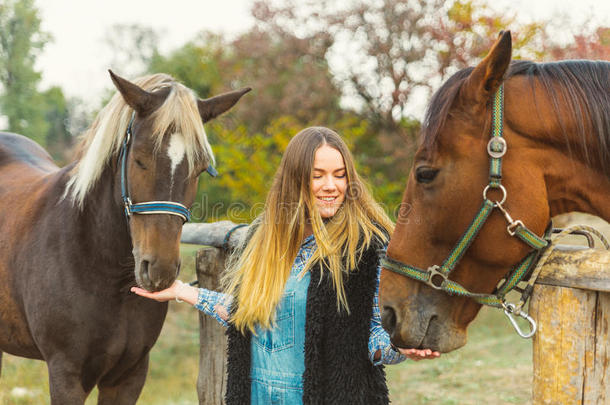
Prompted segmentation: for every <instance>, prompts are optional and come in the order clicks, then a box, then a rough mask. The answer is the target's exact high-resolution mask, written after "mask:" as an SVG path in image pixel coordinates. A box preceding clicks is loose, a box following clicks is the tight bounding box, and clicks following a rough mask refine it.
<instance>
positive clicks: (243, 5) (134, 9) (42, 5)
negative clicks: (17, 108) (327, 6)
mask: <svg viewBox="0 0 610 405" xmlns="http://www.w3.org/2000/svg"><path fill="white" fill-rule="evenodd" d="M337 1H341V0H337ZM488 4H492V6H493V7H495V8H498V9H500V10H509V11H510V12H515V13H517V15H518V17H519V18H520V19H521V20H523V21H527V20H531V19H532V18H534V19H540V18H551V17H553V16H554V15H556V14H557V13H560V12H563V13H568V14H569V15H570V16H572V18H573V21H576V22H577V23H578V22H579V21H580V20H583V19H584V18H585V17H584V16H586V15H591V16H593V17H594V18H595V19H596V20H597V21H598V22H601V23H605V25H608V21H610V1H608V0H494V1H491V2H488ZM36 5H37V6H38V8H39V9H40V12H41V18H42V28H43V29H44V30H46V31H47V32H49V33H51V35H52V36H53V38H54V39H53V42H51V43H49V44H48V45H47V46H46V47H45V49H44V52H43V53H42V54H41V56H40V57H39V59H38V65H37V67H38V69H39V70H40V71H41V72H42V83H41V88H42V89H45V88H47V87H50V86H52V85H58V86H60V87H61V88H62V89H63V91H64V93H65V94H66V95H67V96H68V97H75V96H76V97H80V98H82V99H83V100H84V101H85V102H87V100H88V99H92V100H95V101H97V100H98V98H99V97H100V95H101V94H102V92H103V90H104V89H108V88H111V82H110V79H109V77H108V73H107V69H108V68H110V67H111V66H110V63H111V61H112V50H111V49H110V47H109V46H108V45H107V44H106V42H105V39H104V38H105V37H106V35H107V33H108V32H109V30H110V27H112V26H113V25H114V24H140V25H143V26H149V27H153V28H155V29H158V30H160V31H161V32H163V35H162V39H161V43H160V47H161V50H162V51H164V52H165V51H169V50H171V49H174V48H177V47H179V46H180V45H182V44H184V43H185V42H186V41H188V40H189V39H192V38H193V37H194V36H195V35H196V34H197V33H198V32H200V31H202V30H210V31H213V32H217V33H224V34H228V35H236V34H238V33H240V32H243V31H246V30H248V29H249V28H250V27H251V26H252V25H253V19H252V17H251V16H250V7H251V5H252V0H220V1H219V0H172V1H171V2H168V1H159V0H103V1H102V0H36ZM558 34H561V33H558ZM112 68H113V70H116V71H117V73H119V74H120V73H121V67H120V66H113V67H112Z"/></svg>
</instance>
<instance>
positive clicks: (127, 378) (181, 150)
mask: <svg viewBox="0 0 610 405" xmlns="http://www.w3.org/2000/svg"><path fill="white" fill-rule="evenodd" d="M111 77H112V80H113V82H114V84H115V86H116V87H117V89H118V90H119V92H117V94H115V95H114V97H113V98H112V100H111V101H110V102H109V103H108V105H107V106H106V107H105V108H104V109H103V110H102V111H101V112H100V113H99V115H98V117H97V118H96V120H95V122H94V123H93V124H92V126H91V127H90V128H89V129H88V130H87V132H86V133H85V135H84V139H83V140H82V143H81V145H80V150H79V152H78V157H77V159H76V161H75V162H73V163H72V164H70V165H68V166H66V167H64V168H61V169H60V168H58V167H57V166H55V164H54V163H53V162H52V160H51V158H50V157H49V155H48V154H47V153H46V152H45V151H44V150H43V149H42V148H41V147H40V146H38V145H37V144H35V143H34V142H32V141H30V140H29V139H27V138H24V137H22V136H19V135H15V134H7V133H2V134H0V196H1V198H0V229H1V230H2V232H1V233H0V350H1V351H0V355H1V353H2V351H5V352H7V353H11V354H14V355H16V356H23V357H28V358H32V359H40V360H44V361H46V362H47V365H48V370H49V385H50V391H51V392H50V394H51V403H52V404H54V405H66V404H79V405H80V404H83V403H84V401H85V398H86V397H87V395H88V394H89V393H90V392H91V390H92V389H93V388H94V387H95V386H96V385H97V387H98V389H99V400H98V403H99V404H113V405H118V404H134V403H135V402H136V400H137V398H138V396H139V394H140V391H141V390H142V386H143V385H144V381H145V379H146V373H147V369H148V353H149V351H150V349H151V347H152V346H153V345H154V343H155V341H156V339H157V337H158V336H159V333H160V331H161V326H162V325H163V321H164V319H165V315H166V312H167V304H161V303H158V302H155V301H151V300H148V299H144V298H141V297H138V296H136V295H134V294H131V293H129V288H130V287H131V286H133V285H135V284H136V282H137V284H138V285H139V286H141V287H143V288H146V289H148V290H161V289H163V288H166V287H168V286H169V285H171V284H172V283H173V281H174V280H175V278H176V276H177V273H178V270H179V266H180V259H179V244H180V234H181V229H182V224H183V222H184V220H185V218H186V217H188V210H187V209H186V207H188V206H190V204H192V203H193V200H194V199H195V194H196V190H197V181H198V177H199V174H200V173H201V172H202V171H205V170H208V171H212V169H211V167H212V166H211V165H212V162H213V155H212V151H211V148H210V146H209V144H208V141H207V138H206V135H205V132H204V129H203V122H206V121H208V120H210V119H212V118H214V117H216V116H217V115H219V114H221V113H223V112H225V111H226V110H228V109H229V108H231V107H232V106H233V105H234V104H235V103H236V102H237V101H238V100H239V98H240V97H241V96H242V95H243V94H244V93H245V92H246V91H247V90H248V89H244V90H240V91H235V92H230V93H226V94H223V95H220V96H217V97H213V98H210V99H206V100H198V99H197V98H196V97H195V96H194V95H193V93H192V91H191V90H189V89H187V88H186V87H184V86H183V85H181V84H179V83H177V82H175V81H174V80H173V79H172V78H171V77H169V76H167V75H163V74H157V75H152V76H147V77H144V78H141V79H139V80H137V81H135V82H134V83H131V82H129V81H127V80H125V79H122V78H120V77H118V76H116V75H114V74H112V72H111ZM128 132H129V133H130V136H129V138H127V136H126V134H127V133H128ZM123 145H124V147H123ZM119 155H121V156H119ZM123 163H124V168H125V170H124V171H123V170H122V167H123ZM122 174H123V178H122ZM122 180H123V181H122ZM122 184H123V185H124V188H125V192H123V193H122ZM122 194H125V198H123V197H122ZM128 198H129V200H128ZM125 201H127V202H128V203H131V202H133V204H132V205H129V204H127V205H129V211H130V212H131V213H132V214H131V215H130V216H129V217H127V216H126V207H125V205H126V204H125ZM144 202H154V203H152V204H148V205H146V204H143V205H140V204H139V203H144ZM142 211H144V212H142ZM136 212H139V213H142V214H153V215H135V213H136ZM172 214H173V215H172Z"/></svg>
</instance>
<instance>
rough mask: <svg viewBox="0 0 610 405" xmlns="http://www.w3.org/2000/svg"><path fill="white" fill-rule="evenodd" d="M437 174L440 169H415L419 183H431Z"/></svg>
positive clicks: (423, 167)
mask: <svg viewBox="0 0 610 405" xmlns="http://www.w3.org/2000/svg"><path fill="white" fill-rule="evenodd" d="M437 174H438V169H433V168H431V167H427V166H422V167H418V168H417V169H415V179H416V180H417V182H418V183H424V184H427V183H431V182H432V181H433V180H434V178H435V177H436V175H437Z"/></svg>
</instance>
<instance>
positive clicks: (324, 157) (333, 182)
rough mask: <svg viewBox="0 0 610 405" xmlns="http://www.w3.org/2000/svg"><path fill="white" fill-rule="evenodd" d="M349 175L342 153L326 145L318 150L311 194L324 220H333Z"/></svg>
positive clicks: (343, 198)
mask: <svg viewBox="0 0 610 405" xmlns="http://www.w3.org/2000/svg"><path fill="white" fill-rule="evenodd" d="M346 189H347V173H346V169H345V162H344V161H343V156H342V155H341V153H340V152H339V151H338V150H337V149H335V148H333V147H331V146H329V145H328V144H324V145H322V146H320V147H319V148H318V150H316V154H315V157H314V162H313V173H312V178H311V192H312V193H313V195H314V198H315V203H316V206H317V207H318V211H319V212H320V216H321V217H322V218H331V217H332V216H333V215H335V213H336V212H337V210H338V209H339V207H341V204H343V201H344V200H345V190H346Z"/></svg>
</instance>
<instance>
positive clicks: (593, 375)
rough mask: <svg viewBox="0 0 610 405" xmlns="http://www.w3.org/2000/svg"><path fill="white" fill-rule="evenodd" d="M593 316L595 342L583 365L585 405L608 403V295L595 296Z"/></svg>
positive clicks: (609, 392)
mask: <svg viewBox="0 0 610 405" xmlns="http://www.w3.org/2000/svg"><path fill="white" fill-rule="evenodd" d="M594 316H595V330H594V331H592V332H591V333H594V334H595V342H594V346H593V347H591V348H590V350H587V357H586V365H585V377H584V380H585V392H584V400H583V403H584V404H585V405H593V404H607V403H609V402H610V376H608V371H609V370H608V363H609V362H610V334H609V332H608V321H609V320H610V294H608V293H598V294H597V303H596V308H595V313H594Z"/></svg>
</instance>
